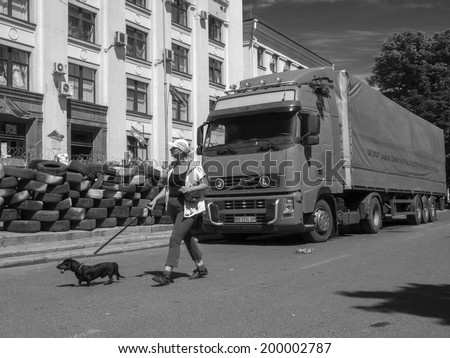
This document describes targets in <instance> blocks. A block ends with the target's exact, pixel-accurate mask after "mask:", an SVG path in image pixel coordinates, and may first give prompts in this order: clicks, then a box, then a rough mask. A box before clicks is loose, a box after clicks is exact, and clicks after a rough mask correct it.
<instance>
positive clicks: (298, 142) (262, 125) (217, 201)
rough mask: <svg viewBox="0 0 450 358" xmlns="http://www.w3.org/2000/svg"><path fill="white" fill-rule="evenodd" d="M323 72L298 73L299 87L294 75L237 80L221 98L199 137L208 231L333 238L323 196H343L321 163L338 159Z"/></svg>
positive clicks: (333, 223) (328, 204)
mask: <svg viewBox="0 0 450 358" xmlns="http://www.w3.org/2000/svg"><path fill="white" fill-rule="evenodd" d="M326 72H327V70H326V69H323V70H322V71H317V69H316V70H315V71H308V70H304V71H303V73H302V76H301V81H300V80H299V79H298V78H295V77H296V76H297V77H298V73H297V74H292V73H284V74H281V75H283V76H284V77H285V78H282V77H280V74H274V75H269V76H263V77H260V78H258V80H257V82H255V81H254V80H253V81H252V80H248V81H242V82H241V84H240V87H239V89H237V88H236V89H232V90H231V91H229V92H228V94H227V96H224V97H222V98H219V100H218V101H217V103H216V106H215V109H214V110H213V111H211V112H210V114H209V116H208V119H207V121H206V122H205V123H204V124H203V125H202V126H201V127H200V128H199V132H198V136H197V137H198V150H197V153H198V154H201V155H202V156H203V165H204V168H205V171H206V173H207V175H208V178H209V181H210V189H209V190H208V192H207V193H206V196H205V198H206V207H207V210H206V212H205V214H204V217H203V228H204V230H205V231H206V232H214V233H221V234H224V236H227V237H242V236H246V235H250V234H256V233H278V232H286V233H289V232H305V236H306V237H307V238H308V239H309V240H310V241H314V242H321V241H326V240H327V239H328V238H329V237H330V236H331V235H332V234H333V233H334V231H335V229H336V217H335V216H334V215H333V214H332V213H333V209H334V206H335V204H334V201H333V199H332V196H330V195H329V194H334V193H338V192H342V182H341V180H339V175H336V176H330V175H328V174H330V173H331V174H332V172H331V171H327V168H326V165H325V164H328V165H330V166H332V168H333V165H334V163H338V162H339V158H340V146H339V125H338V123H337V121H334V122H335V123H333V119H332V118H333V117H336V116H337V115H336V113H334V114H333V111H334V112H335V108H334V107H335V106H333V105H331V108H330V103H331V104H333V103H334V101H329V99H330V98H331V96H332V95H333V93H332V91H330V87H331V86H332V80H331V79H330V78H329V77H328V76H327V73H326ZM336 143H337V144H336ZM330 169H331V168H330ZM333 170H334V172H336V174H337V173H338V172H339V169H336V168H335V167H334V169H333Z"/></svg>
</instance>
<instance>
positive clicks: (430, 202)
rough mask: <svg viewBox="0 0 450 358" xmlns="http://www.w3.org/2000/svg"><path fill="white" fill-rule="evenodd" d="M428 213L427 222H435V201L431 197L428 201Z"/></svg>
mask: <svg viewBox="0 0 450 358" xmlns="http://www.w3.org/2000/svg"><path fill="white" fill-rule="evenodd" d="M428 213H429V215H428V220H429V221H430V222H433V221H436V220H437V212H436V201H435V200H434V197H433V196H432V197H430V198H429V199H428Z"/></svg>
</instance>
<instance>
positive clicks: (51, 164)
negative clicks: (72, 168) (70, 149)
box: [36, 160, 67, 176]
mask: <svg viewBox="0 0 450 358" xmlns="http://www.w3.org/2000/svg"><path fill="white" fill-rule="evenodd" d="M36 170H37V171H39V172H42V173H47V174H50V175H54V176H65V175H66V173H67V165H65V164H64V163H60V162H57V161H54V160H43V161H42V162H39V163H38V164H37V165H36Z"/></svg>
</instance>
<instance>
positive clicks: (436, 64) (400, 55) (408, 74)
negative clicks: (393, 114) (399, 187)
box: [368, 29, 450, 173]
mask: <svg viewBox="0 0 450 358" xmlns="http://www.w3.org/2000/svg"><path fill="white" fill-rule="evenodd" d="M372 72H373V76H371V77H370V78H368V83H369V84H370V85H371V86H376V87H378V88H379V89H380V91H381V93H383V94H384V95H385V96H386V97H388V98H390V99H392V100H393V101H395V102H397V103H398V104H400V105H401V106H403V107H405V108H407V109H409V110H410V111H411V112H413V113H415V114H417V115H418V116H420V117H422V118H425V119H426V120H428V121H429V122H431V123H433V124H435V125H436V126H438V127H440V128H441V129H443V130H444V137H445V147H446V153H447V154H446V157H447V173H449V171H450V170H449V168H450V165H449V164H450V29H448V30H446V31H444V32H441V33H436V34H435V35H434V36H432V37H430V38H426V37H425V34H424V33H422V32H417V33H414V32H411V31H408V32H403V33H395V34H393V35H392V36H390V37H389V38H388V40H387V41H386V42H384V43H383V45H382V48H381V53H380V54H379V55H378V56H376V57H375V65H374V67H373V69H372Z"/></svg>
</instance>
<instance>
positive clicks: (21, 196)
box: [8, 190, 31, 206]
mask: <svg viewBox="0 0 450 358" xmlns="http://www.w3.org/2000/svg"><path fill="white" fill-rule="evenodd" d="M30 198H31V194H30V192H29V191H28V190H22V191H19V192H17V193H15V194H14V195H13V196H12V197H11V199H10V200H9V202H8V205H10V206H16V205H19V204H20V203H22V202H24V201H25V200H28V199H30Z"/></svg>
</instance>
